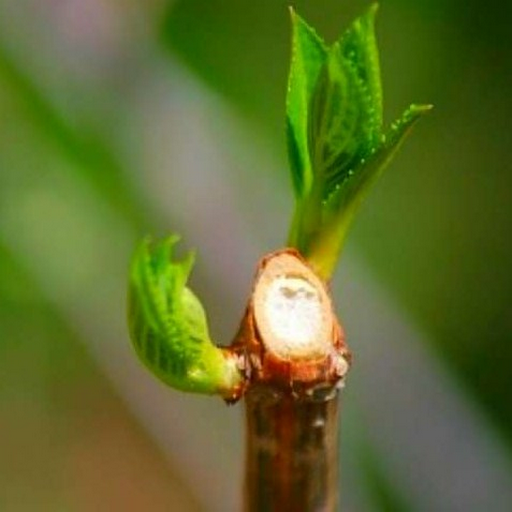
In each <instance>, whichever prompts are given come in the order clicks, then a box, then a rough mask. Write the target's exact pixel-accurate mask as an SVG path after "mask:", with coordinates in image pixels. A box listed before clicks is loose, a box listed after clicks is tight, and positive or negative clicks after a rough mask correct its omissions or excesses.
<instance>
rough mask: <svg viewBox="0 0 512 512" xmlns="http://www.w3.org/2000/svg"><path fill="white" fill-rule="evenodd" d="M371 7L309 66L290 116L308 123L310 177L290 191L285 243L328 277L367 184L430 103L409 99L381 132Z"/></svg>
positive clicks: (387, 160)
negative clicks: (308, 87)
mask: <svg viewBox="0 0 512 512" xmlns="http://www.w3.org/2000/svg"><path fill="white" fill-rule="evenodd" d="M376 12H377V5H376V4H375V5H373V6H372V7H371V8H370V9H369V10H368V11H367V12H366V13H365V14H364V15H363V16H361V17H360V18H358V19H357V20H355V21H354V22H353V23H352V25H351V26H350V27H349V28H348V30H347V31H346V32H345V33H344V34H343V35H342V37H341V38H340V39H339V40H338V41H337V42H336V43H334V44H333V45H332V46H331V47H330V48H328V49H327V50H325V58H324V62H323V65H322V68H321V69H320V71H319V72H318V71H317V70H316V69H314V70H313V71H312V73H311V75H310V80H309V81H308V83H309V84H311V83H312V82H313V81H315V86H314V89H313V92H312V93H311V96H310V98H309V101H308V102H307V103H303V104H301V105H300V107H301V108H302V111H301V119H302V124H301V123H298V122H296V125H297V126H302V127H303V126H304V123H305V124H306V126H307V142H306V143H303V145H305V147H306V148H307V151H308V158H309V160H308V159H303V160H304V161H306V162H309V165H310V167H309V168H308V169H309V170H310V171H311V174H310V175H309V174H306V175H307V176H308V177H309V178H308V179H309V180H310V182H311V185H310V186H309V187H307V188H302V189H301V190H302V192H303V194H302V196H300V195H299V196H296V207H295V214H294V218H293V222H292V228H291V232H290V238H289V243H290V245H293V246H295V247H297V248H298V249H299V250H300V251H301V252H302V253H303V254H304V255H305V256H306V257H307V258H308V259H309V261H310V262H312V263H313V265H314V266H315V267H316V269H317V271H318V272H319V274H320V275H322V276H323V277H325V278H326V279H327V278H329V277H330V276H331V274H332V272H333V269H334V266H335V263H336V260H337V259H338V257H339V253H340V251H341V247H342V243H343V241H344V238H345V234H346V231H347V229H348V226H349V224H350V221H351V220H352V218H353V215H354V213H355V211H356V209H357V206H358V205H359V204H360V203H361V200H362V198H363V197H364V195H365V193H366V191H367V190H368V188H369V186H370V185H371V184H372V183H373V182H374V181H375V179H376V178H377V176H379V175H380V173H381V172H382V170H383V169H384V168H385V166H386V164H387V163H388V162H389V161H390V159H391V157H392V156H393V155H394V154H395V152H396V149H397V148H398V147H399V145H400V142H401V141H402V139H403V138H404V136H405V134H406V133H408V131H409V128H410V127H411V126H412V125H413V124H414V122H415V121H416V120H417V119H418V118H419V117H420V116H421V114H423V113H425V112H426V111H427V110H429V108H430V107H428V106H424V107H420V106H412V107H410V108H409V109H408V110H407V111H406V112H405V114H404V115H403V116H402V118H400V119H399V120H398V121H397V122H396V123H393V125H392V128H391V130H390V132H389V134H387V135H385V134H384V132H383V128H382V117H383V106H382V88H381V79H380V67H379V58H378V51H377V44H376V38H375V15H376ZM310 30H311V29H310ZM306 71H307V70H306ZM292 173H295V171H294V170H293V165H292Z"/></svg>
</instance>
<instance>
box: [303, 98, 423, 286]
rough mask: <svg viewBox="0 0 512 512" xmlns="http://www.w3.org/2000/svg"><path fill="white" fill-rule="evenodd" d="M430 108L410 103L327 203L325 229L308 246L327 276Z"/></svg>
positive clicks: (324, 207) (315, 262) (324, 213)
mask: <svg viewBox="0 0 512 512" xmlns="http://www.w3.org/2000/svg"><path fill="white" fill-rule="evenodd" d="M431 108H432V106H431V105H411V106H410V107H409V108H408V109H407V110H406V111H405V112H404V113H403V114H402V116H401V117H400V118H399V119H398V120H397V121H395V122H394V123H393V124H392V125H391V128H390V129H389V131H388V133H387V134H386V135H385V136H383V140H382V143H381V144H380V145H379V147H378V149H377V150H375V151H374V152H373V153H372V154H371V155H370V157H369V158H368V160H366V161H364V165H362V166H361V167H360V168H359V169H358V171H357V172H354V173H353V174H351V175H350V176H349V177H348V178H347V179H346V180H345V181H344V182H343V184H342V185H341V186H339V187H338V188H337V189H336V190H335V192H334V193H333V194H332V195H331V196H330V197H329V198H328V199H327V200H326V201H325V202H324V204H323V217H322V221H323V225H322V229H321V230H319V232H318V233H317V236H316V237H315V238H312V239H311V240H310V245H309V247H308V253H309V257H308V259H309V261H310V262H311V263H312V264H313V266H314V267H316V268H317V269H318V271H319V273H320V275H322V276H323V277H324V278H326V279H327V278H329V277H330V276H331V275H332V273H333V271H334V268H335V266H336V263H337V260H338V257H339V253H340V251H341V248H342V245H343V242H344V240H345V236H346V234H347V230H348V228H349V226H350V224H351V222H352V219H353V217H354V214H355V213H356V212H357V209H358V207H359V205H360V204H361V202H362V201H363V199H364V197H365V196H366V193H367V192H368V190H369V189H370V187H371V185H372V184H373V183H374V182H375V181H376V180H377V178H378V177H379V176H380V174H381V173H382V172H383V171H384V169H385V168H386V166H387V165H388V164H389V162H390V161H391V160H392V159H393V157H394V155H395V154H396V152H397V151H398V149H399V148H400V146H401V144H402V142H403V141H404V140H405V138H406V136H407V135H408V134H409V133H410V131H411V129H412V127H413V126H414V125H415V124H416V122H417V121H418V120H419V119H420V118H421V117H422V116H423V115H424V114H426V113H427V112H428V111H429V110H431Z"/></svg>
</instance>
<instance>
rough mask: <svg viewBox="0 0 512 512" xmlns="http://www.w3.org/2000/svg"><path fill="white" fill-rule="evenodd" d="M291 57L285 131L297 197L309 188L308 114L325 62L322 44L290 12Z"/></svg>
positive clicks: (310, 174)
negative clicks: (291, 31) (291, 32)
mask: <svg viewBox="0 0 512 512" xmlns="http://www.w3.org/2000/svg"><path fill="white" fill-rule="evenodd" d="M290 15H291V21H292V30H293V35H292V58H291V66H290V74H289V77H288V93H287V98H286V131H287V133H286V134H287V139H288V155H289V159H290V167H291V170H292V180H293V185H294V190H295V194H296V196H297V197H302V196H304V195H305V194H306V193H307V192H308V191H309V189H310V187H311V183H312V179H313V171H312V165H311V161H310V158H309V151H308V113H309V104H310V102H311V97H312V95H313V92H314V89H315V85H316V81H317V77H318V75H319V73H320V70H321V68H322V66H323V64H324V62H325V59H326V56H327V50H326V48H325V44H324V42H323V41H322V39H320V37H318V35H317V34H316V32H315V31H314V30H313V29H312V28H311V27H310V26H308V25H307V23H306V22H305V21H304V20H303V19H302V18H301V17H300V16H299V15H298V14H296V13H295V11H293V9H290Z"/></svg>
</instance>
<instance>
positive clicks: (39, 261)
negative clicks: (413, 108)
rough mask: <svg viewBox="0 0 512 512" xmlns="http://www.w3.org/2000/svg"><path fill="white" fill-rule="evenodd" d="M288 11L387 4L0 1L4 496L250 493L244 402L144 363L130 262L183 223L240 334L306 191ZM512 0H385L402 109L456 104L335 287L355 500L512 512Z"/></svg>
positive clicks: (25, 505) (3, 502)
mask: <svg viewBox="0 0 512 512" xmlns="http://www.w3.org/2000/svg"><path fill="white" fill-rule="evenodd" d="M288 4H293V5H294V6H295V7H296V8H297V9H298V11H299V12H300V13H301V14H302V15H303V16H304V17H305V18H306V19H308V20H309V21H310V22H311V23H312V24H313V25H314V26H316V27H317V28H318V30H319V32H320V33H322V34H324V35H325V37H326V38H327V40H329V41H332V40H333V39H334V38H335V37H336V36H337V35H338V34H339V33H340V32H341V30H342V29H343V28H344V27H345V26H346V25H347V24H348V23H349V21H350V20H351V19H352V18H353V17H354V16H356V15H358V14H360V13H361V12H362V10H363V9H364V8H365V6H367V5H368V2H362V1H359V0H357V1H356V0H352V1H349V0H344V1H341V0H340V1H334V0H315V1H312V0H302V1H298V0H297V1H289V2H284V1H280V0H258V1H254V0H253V1H248V0H208V1H202V0H175V1H166V0H144V1H137V0H18V1H12V0H0V510H1V511H6V512H24V511H86V512H88V511H145V510H152V511H170V510H172V511H176V512H180V511H214V512H216V511H219V512H226V511H235V510H238V509H239V505H240V484H241V468H242V453H243V426H242V420H243V418H242V416H243V414H242V413H243V409H242V407H241V405H237V406H235V407H231V408H226V407H225V406H224V404H223V403H222V402H221V401H220V400H218V399H213V398H204V397H195V396H184V395H181V394H179V393H176V392H174V391H172V390H168V389H166V388H164V386H163V385H161V384H159V383H158V382H156V381H155V380H154V379H153V378H152V377H151V376H150V375H149V374H148V373H146V372H145V371H144V370H142V369H141V367H140V366H139V364H138V363H137V361H136V359H135V357H134V355H133V353H132V352H131V349H130V347H129V344H128V337H127V332H126V325H125V288H126V274H127V266H128V261H129V258H130V255H131V252H132V250H133V247H134V244H135V243H136V241H137V240H138V239H139V238H140V237H141V236H143V235H144V234H146V233H148V232H149V233H153V234H155V235H163V234H165V233H168V232H169V231H177V232H179V233H181V234H182V235H183V248H184V249H186V248H190V247H194V248H197V249H198V254H199V257H198V263H197V267H196V269H195V272H194V276H193V285H194V287H195V290H196V291H197V293H198V294H199V295H200V297H201V298H202V299H203V300H204V302H205V303H206V305H207V310H208V312H209V317H210V322H211V326H212V330H213V333H214V336H215V339H216V340H218V341H219V342H220V343H228V342H229V341H230V339H231V337H232V335H233V333H234V331H235V328H236V326H237V323H238V320H239V318H240V316H241V313H242V310H243V307H244V302H245V299H246V297H247V293H248V290H249V285H250V280H251V278H252V274H253V271H254V266H255V262H256V260H257V259H258V258H259V256H261V255H262V254H263V253H265V252H266V251H269V250H272V249H276V248H279V247H281V246H282V245H283V243H284V240H285V233H286V231H287V225H288V220H289V218H290V214H291V209H292V194H291V187H290V184H289V176H288V171H287V162H286V151H285V137H284V97H285V90H286V75H287V70H288V60H289V32H290V31H289V23H288V12H287V5H288ZM511 11H512V10H511V9H510V8H508V7H507V3H506V2H492V1H490V2H481V1H479V0H464V1H462V0H429V1H427V0H416V1H414V2H411V1H406V0H385V1H384V2H382V5H381V10H380V13H379V19H378V38H379V43H380V50H381V60H382V72H383V81H384V90H385V108H386V118H387V120H388V121H390V120H391V119H392V118H393V117H396V116H397V115H398V114H399V113H400V112H401V110H402V109H403V108H404V107H405V106H406V105H407V104H408V103H410V102H413V101H415V102H431V103H434V104H435V107H436V108H435V111H434V112H433V113H432V114H431V115H430V116H429V117H427V118H426V119H425V120H423V121H422V122H421V123H420V125H419V126H418V127H417V129H416V130H415V133H414V134H413V136H412V137H411V138H410V139H409V140H408V141H407V143H406V144H405V145H404V148H403V149H402V151H401V153H400V155H399V156H398V157H397V159H396V160H395V162H394V163H393V164H392V166H391V167H390V169H389V170H388V171H387V173H386V174H385V176H384V177H383V178H382V180H381V182H380V183H379V185H378V187H376V189H375V190H374V191H372V193H371V197H370V198H369V200H368V201H367V203H366V204H365V205H364V207H363V209H362V211H361V213H360V215H359V216H358V218H357V219H356V222H355V224H354V226H353V228H352V230H351V233H350V236H349V240H348V246H347V250H346V253H345V254H344V257H343V261H342V264H341V265H340V268H339V271H338V273H337V275H336V279H335V281H334V284H333V288H334V294H335V297H336V301H337V306H338V309H339V312H340V314H341V316H342V318H343V319H344V325H345V328H346V331H347V334H348V340H349V342H350V345H351V348H352V349H353V351H354V354H355V365H354V368H353V371H352V373H351V375H350V379H349V384H348V386H347V388H346V390H345V392H344V396H343V420H342V441H341V442H342V457H341V459H342V509H343V510H344V511H346V512H373V511H375V512H378V511H393V512H400V511H425V512H444V511H447V512H448V511H449V512H453V511H465V512H468V511H474V512H480V511H488V512H508V511H510V510H512V449H511V448H512V370H511V367H512V335H511V333H512V271H511V269H510V265H511V262H512V236H511V218H512V217H511V214H512V168H511V164H510V161H511V157H512V140H511V133H512V123H511V121H510V118H511V115H512V95H511V94H510V91H511V87H512V67H511V65H510V64H511V58H512V30H510V20H511V16H512V12H511Z"/></svg>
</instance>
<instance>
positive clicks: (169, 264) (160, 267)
mask: <svg viewBox="0 0 512 512" xmlns="http://www.w3.org/2000/svg"><path fill="white" fill-rule="evenodd" d="M177 241H178V237H177V236H171V237H168V238H167V239H165V240H163V241H161V242H159V243H155V244H151V243H150V241H149V240H148V239H146V240H144V241H143V242H142V243H141V245H140V247H139V248H138V250H137V252H136V254H135V256H134V258H133V262H132V267H131V273H130V289H129V313H128V321H129V327H130V336H131V340H132V343H133V346H134V348H135V350H136V352H137V354H138V356H139V357H140V359H141V360H142V361H143V362H144V364H145V365H146V366H147V367H148V368H149V369H150V370H151V371H152V372H153V373H154V374H155V375H156V376H157V377H158V378H159V379H160V380H162V381H163V382H165V383H166V384H168V385H170V386H172V387H174V388H177V389H181V390H183V391H192V392H197V393H220V394H223V395H225V396H229V395H230V394H231V392H232V391H233V390H234V389H235V388H236V386H237V385H238V384H239V381H240V378H241V377H240V375H239V373H238V370H237V369H236V367H235V364H234V361H233V360H231V359H229V358H228V357H227V356H226V354H225V353H224V352H223V351H222V349H220V348H218V347H216V346H215V345H214V344H213V343H212V342H211V339H210V336H209V333H208V324H207V320H206V314H205V312H204V309H203V307H202V305H201V303H200V301H199V299H198V298H197V297H196V296H195V295H194V293H193V292H192V291H191V290H190V288H188V287H187V286H186V284H187V280H188V277H189V274H190V271H191V270H192V266H193V263H194V256H193V254H192V253H189V255H188V256H187V257H186V258H184V259H183V260H181V261H173V260H172V250H173V247H174V245H175V244H176V242H177Z"/></svg>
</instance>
